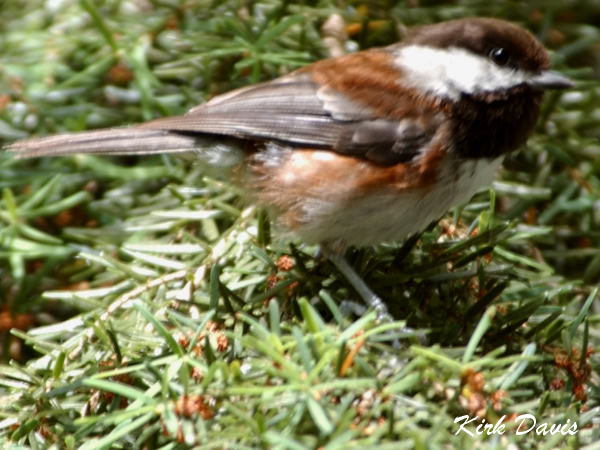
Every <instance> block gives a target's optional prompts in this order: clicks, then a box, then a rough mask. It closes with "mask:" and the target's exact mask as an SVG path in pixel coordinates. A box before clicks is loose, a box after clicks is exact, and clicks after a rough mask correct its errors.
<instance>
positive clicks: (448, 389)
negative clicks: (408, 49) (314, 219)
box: [0, 0, 600, 450]
mask: <svg viewBox="0 0 600 450" xmlns="http://www.w3.org/2000/svg"><path fill="white" fill-rule="evenodd" d="M470 15H478V16H492V17H499V18H505V19H509V20H513V21H516V22H518V23H521V24H523V25H524V26H527V27H528V28H530V29H531V30H532V31H533V32H534V33H536V35H537V36H538V37H539V38H540V39H541V40H542V41H543V42H544V43H545V44H546V45H547V46H548V48H549V49H551V51H552V58H553V62H554V67H555V68H556V69H557V70H560V71H562V72H564V73H565V74H567V75H569V76H571V77H572V78H573V79H575V80H577V87H576V88H575V89H573V90H571V91H569V92H565V93H562V92H561V93H556V94H553V95H548V96H547V97H546V101H545V103H544V107H543V111H542V117H541V119H540V122H539V124H538V129H537V133H536V135H535V136H534V137H532V138H531V139H530V141H529V143H528V145H527V148H525V149H523V150H522V151H520V152H518V153H516V154H514V155H510V156H509V157H508V158H507V160H506V161H505V163H504V164H503V166H502V168H501V169H500V170H499V171H498V173H497V176H496V179H495V180H494V181H493V184H492V185H491V189H487V188H486V189H485V190H483V191H481V192H480V193H478V194H477V195H476V196H475V197H474V198H473V199H472V200H471V202H470V203H469V204H468V205H466V206H465V207H463V208H457V209H456V210H454V211H450V212H449V213H448V214H447V215H446V217H444V218H443V219H442V220H441V221H440V222H439V223H436V224H432V225H431V226H430V227H429V229H427V230H426V231H425V232H424V233H423V234H422V235H421V236H417V237H413V238H409V239H407V240H406V241H405V242H403V243H386V244H382V245H379V246H377V247H376V248H369V249H360V250H356V249H351V250H349V251H348V253H347V258H348V259H349V261H350V262H351V263H352V265H353V266H354V268H355V269H356V270H357V271H358V272H359V273H360V274H361V276H362V277H363V278H364V279H365V280H366V282H367V283H368V285H369V286H370V287H372V288H373V289H374V290H375V291H376V292H377V294H379V295H380V296H381V297H382V298H383V299H384V300H385V301H386V302H387V303H388V305H389V307H390V310H391V312H392V314H393V315H394V317H396V318H397V319H398V320H397V322H394V323H392V324H378V323H377V322H376V321H375V315H374V313H371V312H367V313H366V314H364V315H362V316H359V315H357V314H356V311H355V310H356V309H357V305H359V304H360V302H359V300H358V297H357V295H356V293H355V292H354V291H353V289H352V288H351V287H350V286H349V285H348V283H347V281H346V280H345V279H344V277H343V276H342V275H341V274H339V273H338V272H337V271H336V270H335V268H334V266H333V265H332V264H330V263H329V262H328V261H326V260H322V259H319V258H318V257H315V254H316V251H317V248H316V247H311V246H307V245H305V244H304V243H302V242H301V241H297V240H294V239H293V238H290V237H289V236H284V235H282V234H281V233H280V232H279V230H277V229H272V228H271V224H270V222H269V220H268V218H267V217H266V216H265V214H264V212H262V211H260V210H259V209H257V208H255V207H253V206H252V205H248V204H245V203H244V202H242V201H241V195H240V194H241V193H240V192H239V190H237V189H236V188H234V187H233V186H231V185H230V184H229V183H228V182H227V180H223V179H221V178H219V173H218V172H210V171H208V172H207V171H206V170H205V168H202V167H198V166H196V165H194V164H189V163H188V162H186V161H181V160H178V159H177V158H171V157H167V156H164V157H161V156H156V157H144V158H141V157H140V158H108V157H104V158H101V157H95V156H89V155H88V156H74V157H69V158H55V159H50V158H48V159H42V160H36V161H23V160H15V159H13V158H12V156H11V155H7V154H4V153H2V154H0V186H1V188H2V198H1V199H0V245H1V247H0V298H1V302H2V303H1V304H2V310H1V311H0V338H1V343H2V347H1V358H2V361H1V362H2V364H1V365H0V441H2V442H5V443H6V444H7V445H10V446H13V447H14V448H69V449H71V448H94V449H104V448H106V449H108V448H147V449H151V448H164V449H174V448H198V449H212V448H215V449H221V448H227V449H250V448H268V449H294V450H296V449H312V448H322V449H327V450H332V449H348V448H356V447H359V446H360V447H361V448H373V449H388V448H389V449H392V448H393V449H398V448H484V447H485V448H520V449H526V448H555V447H561V448H582V447H583V446H588V447H587V448H590V449H591V448H598V446H599V444H598V442H599V440H600V429H599V427H600V423H599V415H600V413H599V405H598V402H599V400H600V388H599V386H598V381H599V380H598V373H597V372H598V370H597V369H598V355H596V354H594V349H595V348H597V347H598V343H599V341H600V326H599V321H600V302H599V300H598V283H599V282H600V250H599V249H600V179H599V174H600V144H599V143H598V138H599V137H600V101H599V97H600V85H599V83H598V77H599V75H600V57H599V55H600V53H599V48H600V47H599V46H600V30H599V28H598V26H599V24H600V6H599V5H598V3H597V2H596V1H594V0H582V1H579V2H576V3H574V2H571V1H561V0H557V1H542V0H540V1H529V2H522V1H506V2H504V1H503V2H474V1H467V0H455V1H443V2H442V1H433V0H432V1H419V0H407V1H400V2H387V1H377V2H376V1H372V2H369V1H366V2H345V1H337V2H334V1H320V2H317V1H304V2H282V1H275V0H264V1H261V2H253V1H241V0H231V1H208V0H206V1H203V0H190V1H177V0H163V1H158V0H147V1H144V0H136V1H134V0H106V1H100V0H98V1H96V0H80V1H75V0H62V1H50V0H30V1H14V2H4V3H0V139H1V140H2V142H10V141H12V140H14V139H21V138H25V137H27V136H30V135H34V134H35V135H47V134H52V133H59V132H66V131H79V130H85V129H89V128H96V127H109V126H123V125H127V124H131V123H137V122H140V121H143V120H149V119H151V118H154V117H158V116H166V115H175V114H182V113H184V112H185V111H186V110H187V109H189V108H190V107H192V106H194V105H196V104H199V103H201V102H203V101H206V100H207V99H210V98H211V97H212V96H214V95H217V94H220V93H223V92H226V91H228V90H231V89H233V88H236V87H240V86H244V85H247V84H250V83H254V82H258V81H262V80H268V79H272V78H275V77H277V76H280V75H282V74H285V73H287V72H289V71H291V70H293V69H295V68H298V67H301V66H303V65H305V64H308V63H310V62H312V61H315V60H317V59H320V58H324V57H327V56H328V55H329V54H330V53H331V52H336V51H355V50H358V49H363V48H369V47H372V46H376V45H386V44H389V43H393V42H396V41H398V40H399V39H400V38H401V37H402V35H403V33H404V30H405V27H406V26H410V25H415V24H421V23H431V22H437V21H441V20H448V19H452V18H458V17H465V16H470ZM348 306H350V307H348ZM394 338H400V339H401V342H402V344H403V346H402V348H401V349H400V350H395V349H393V348H392V345H391V341H392V340H393V339H394ZM521 414H531V415H533V416H534V417H535V418H536V421H537V425H538V426H540V425H541V424H543V423H547V424H548V427H547V428H548V429H550V428H551V426H552V425H555V426H556V424H568V425H567V427H566V428H564V429H563V430H564V431H566V429H567V428H568V427H571V426H572V424H573V423H574V422H576V423H577V429H578V430H579V431H578V433H576V434H569V433H561V432H558V433H555V434H552V433H548V434H546V435H544V434H543V433H536V432H535V430H534V431H532V432H530V433H523V434H518V433H517V431H518V430H517V425H518V423H515V418H516V417H517V416H518V415H521ZM461 416H468V417H469V418H473V417H475V416H478V417H479V418H480V419H479V420H478V421H475V422H471V423H470V424H469V425H465V428H466V429H467V430H469V431H470V432H471V433H473V434H474V436H471V435H470V434H469V433H467V432H466V431H460V430H459V425H460V424H459V423H455V419H456V418H457V417H461ZM503 416H505V417H504V419H503V424H504V425H505V426H506V431H505V432H504V434H498V433H496V434H492V435H488V434H487V432H486V433H485V434H483V435H478V434H476V428H477V426H478V425H484V424H485V423H491V424H497V423H498V422H499V420H500V418H502V417H503ZM483 420H485V423H484V422H482V421H483ZM528 424H529V425H528V426H530V425H531V421H530V422H528ZM480 429H483V426H482V427H481V428H480ZM584 448H585V447H584Z"/></svg>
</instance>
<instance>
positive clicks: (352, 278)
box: [321, 242, 392, 322]
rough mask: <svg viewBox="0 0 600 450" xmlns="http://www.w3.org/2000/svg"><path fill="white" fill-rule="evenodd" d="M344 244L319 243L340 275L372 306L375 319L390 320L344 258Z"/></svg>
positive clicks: (383, 306)
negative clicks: (375, 315) (375, 314)
mask: <svg viewBox="0 0 600 450" xmlns="http://www.w3.org/2000/svg"><path fill="white" fill-rule="evenodd" d="M345 249H346V246H345V245H344V244H342V243H330V242H328V243H323V244H321V250H322V251H323V254H324V255H325V256H326V257H327V259H329V261H331V262H332V263H333V264H334V265H335V266H336V267H337V268H338V270H339V271H340V272H342V275H344V277H346V279H347V280H348V281H349V282H350V284H351V285H352V287H353V288H354V289H356V292H358V295H360V296H361V298H362V299H363V300H364V301H365V303H366V304H367V306H368V307H369V308H373V309H374V310H375V312H376V313H377V320H378V321H380V322H391V321H392V317H391V316H390V313H389V311H388V309H387V306H385V303H383V300H381V299H380V298H379V297H378V296H377V295H375V293H374V292H373V291H372V290H371V289H370V288H369V286H367V284H366V283H365V282H364V281H363V279H362V278H361V277H360V276H359V275H358V274H357V273H356V271H355V270H354V269H353V268H352V266H351V265H350V264H349V263H348V261H346V258H344V250H345Z"/></svg>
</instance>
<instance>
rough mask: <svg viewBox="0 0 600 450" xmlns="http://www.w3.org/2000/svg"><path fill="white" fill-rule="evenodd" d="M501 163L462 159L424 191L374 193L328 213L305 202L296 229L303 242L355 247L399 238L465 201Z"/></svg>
mask: <svg viewBox="0 0 600 450" xmlns="http://www.w3.org/2000/svg"><path fill="white" fill-rule="evenodd" d="M501 161H502V158H498V159H495V160H487V161H483V160H480V161H474V160H469V161H464V162H462V163H460V164H458V165H456V166H455V167H454V170H452V171H450V170H448V172H447V173H442V174H441V175H440V179H439V182H438V183H435V184H432V185H431V186H430V187H429V188H427V189H418V190H414V191H411V190H406V191H404V192H393V191H392V192H381V193H373V194H371V195H369V196H367V197H365V198H362V199H360V200H358V201H355V202H350V203H347V204H346V205H345V207H344V208H341V209H335V208H331V210H330V211H329V212H328V213H325V212H324V211H323V205H322V204H315V205H312V204H311V202H310V201H309V202H307V204H306V206H305V209H306V211H307V212H308V217H311V216H312V220H311V219H309V220H308V221H307V223H306V227H305V228H302V229H299V230H297V233H298V234H300V235H301V236H302V237H303V238H304V239H306V240H308V241H315V242H327V241H330V240H336V239H341V240H342V241H343V242H344V243H346V244H348V245H356V246H359V247H360V246H366V245H374V244H378V243H380V242H384V241H395V240H401V239H404V238H405V237H407V236H408V235H410V234H413V233H417V232H420V231H422V230H424V229H425V228H426V227H427V226H428V225H429V224H430V223H431V222H433V221H437V220H439V219H440V218H441V217H442V216H443V215H444V214H445V213H446V212H447V211H448V210H449V209H450V208H452V207H453V206H456V205H461V204H464V203H467V202H468V201H469V200H470V199H471V197H473V195H475V193H476V192H477V191H478V190H479V189H480V188H481V187H483V186H485V185H487V184H489V183H490V182H491V180H492V176H493V174H494V171H495V170H496V168H497V167H498V166H499V165H500V163H501ZM448 169H450V168H448ZM311 211H314V214H311ZM313 224H314V225H313ZM317 224H318V225H317ZM315 225H316V226H315Z"/></svg>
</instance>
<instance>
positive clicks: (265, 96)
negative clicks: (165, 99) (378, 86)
mask: <svg viewBox="0 0 600 450" xmlns="http://www.w3.org/2000/svg"><path fill="white" fill-rule="evenodd" d="M385 94H386V93H385V92H381V93H380V95H385ZM402 100H403V101H408V98H404V99H402ZM434 119H435V120H434ZM435 121H437V122H436V123H434V122H435ZM439 122H440V117H439V116H437V117H435V118H433V119H430V120H425V119H424V117H418V116H414V115H413V116H412V117H409V116H405V117H403V118H398V117H390V116H383V117H381V116H380V115H379V114H378V113H377V112H376V111H373V110H372V109H371V108H370V107H369V106H366V105H365V104H364V103H362V102H360V101H357V100H353V99H349V98H348V97H346V96H345V95H343V94H341V93H340V92H339V91H337V90H336V89H334V88H331V87H329V86H323V85H319V84H318V83H316V82H315V81H313V79H312V77H311V75H310V74H309V73H300V74H295V75H290V76H287V77H284V78H280V79H278V80H275V81H271V82H267V83H262V84H257V85H252V86H249V87H247V88H243V89H239V90H237V91H234V92H232V93H229V94H225V95H223V96H219V97H216V98H215V99H213V100H212V101H210V102H208V103H205V104H203V105H200V106H198V107H196V108H194V109H192V110H191V111H190V112H189V113H187V114H186V115H184V116H178V117H166V118H163V119H158V120H154V121H151V122H147V123H144V124H140V125H138V126H137V127H136V128H143V129H161V130H171V131H178V132H181V133H202V134H215V135H223V136H231V137H236V138H242V139H254V140H263V141H268V140H274V141H278V142H280V143H283V144H286V145H290V146H291V147H298V148H318V149H326V150H333V151H335V152H338V153H341V154H345V155H350V156H355V157H359V158H364V159H368V160H371V161H374V162H377V163H380V164H385V165H390V164H395V163H398V162H406V161H410V160H411V159H412V158H414V157H415V156H416V155H417V154H418V153H419V152H420V151H421V150H422V149H423V148H425V147H426V144H427V143H428V141H429V140H430V139H431V138H432V136H433V134H434V132H435V129H436V128H437V126H438V125H439Z"/></svg>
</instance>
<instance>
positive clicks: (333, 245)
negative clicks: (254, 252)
mask: <svg viewBox="0 0 600 450" xmlns="http://www.w3.org/2000/svg"><path fill="white" fill-rule="evenodd" d="M572 86H573V83H572V82H571V81H570V80H569V79H568V78H566V77H564V76H562V75H560V74H558V73H556V72H552V71H550V59H549V57H548V53H547V51H546V50H545V49H544V47H543V46H542V44H541V43H540V42H539V41H538V40H537V39H536V38H535V37H534V36H533V35H532V34H531V33H530V32H529V31H527V30H525V29H523V28H521V27H520V26H518V25H515V24H513V23H509V22H506V21H503V20H498V19H490V18H466V19H460V20H452V21H448V22H443V23H439V24H436V25H426V26H420V27H415V28H413V29H412V30H411V32H410V34H409V36H408V37H407V38H406V39H405V40H404V41H403V42H400V43H398V44H395V45H391V46H389V47H385V48H377V49H371V50H366V51H362V52H358V53H354V54H350V55H345V56H341V57H337V58H331V59H326V60H323V61H319V62H316V63H314V64H311V65H309V66H306V67H304V68H301V69H299V70H296V71H295V72H292V73H291V74H289V75H286V76H284V77H281V78H278V79H276V80H273V81H269V82H266V83H261V84H256V85H252V86H249V87H246V88H242V89H238V90H235V91H233V92H230V93H228V94H225V95H220V96H218V97H216V98H213V99H212V100H211V101H209V102H207V103H205V104H202V105H200V106H197V107H195V108H193V109H191V110H190V111H189V112H188V113H187V114H185V115H183V116H178V117H167V118H162V119H157V120H152V121H150V122H146V123H143V124H140V125H136V126H132V127H130V128H119V129H104V130H96V131H87V132H83V133H75V134H65V135H58V136H50V137H44V138H36V139H29V140H25V141H21V142H17V143H15V144H12V145H10V146H9V147H8V150H9V151H11V152H15V153H17V157H20V158H31V157H40V156H58V155H68V154H74V153H97V154H152V153H180V154H188V155H190V154H191V155H193V156H194V157H195V158H199V159H201V160H203V161H205V162H207V163H209V164H212V165H217V166H222V167H223V170H225V169H229V170H230V173H231V176H232V178H233V179H234V180H236V181H237V182H238V183H240V184H241V185H242V186H243V187H244V190H245V191H247V192H250V193H251V196H252V199H253V200H254V201H255V202H256V203H258V204H259V205H261V206H262V207H264V208H266V209H267V210H268V211H269V212H270V213H271V214H272V216H273V218H275V219H276V221H277V222H278V223H279V224H281V225H282V226H284V227H285V228H287V229H288V230H290V231H291V232H293V233H294V234H296V235H299V236H300V237H301V238H302V239H303V240H304V241H306V242H311V243H319V244H320V245H321V247H322V249H323V250H324V252H325V254H326V255H327V256H328V257H329V258H330V259H331V260H332V261H333V262H334V263H335V264H336V265H337V266H338V268H339V269H340V270H341V272H342V273H343V274H344V275H345V276H346V277H347V278H348V279H349V281H350V282H351V283H352V284H353V285H354V287H355V288H356V289H357V291H358V292H359V294H360V295H361V296H362V297H363V298H364V299H365V301H366V302H367V303H368V304H369V305H370V306H373V307H375V309H377V310H378V312H379V316H380V317H383V316H385V314H386V312H385V307H384V305H383V304H382V303H381V301H380V299H379V298H378V297H376V296H375V295H374V294H373V293H372V292H371V291H370V290H369V288H368V287H367V286H366V284H365V283H364V282H363V281H362V280H361V279H360V278H359V277H358V276H357V275H356V274H355V273H354V271H353V270H352V268H351V267H350V265H349V264H348V263H347V262H346V261H345V260H344V258H343V256H342V255H343V253H344V250H345V249H346V247H347V246H348V245H356V246H365V245H371V244H376V243H379V242H381V241H388V240H397V239H402V238H404V237H406V236H407V235H409V234H411V233H416V232H420V231H422V230H423V229H424V228H425V227H426V226H427V225H428V224H429V223H430V222H432V221H434V220H438V219H439V218H440V217H441V216H442V215H443V214H444V213H445V212H446V211H447V210H448V209H449V208H450V207H452V206H453V205H456V204H460V203H465V202H467V201H468V200H469V199H470V198H471V197H472V196H473V195H474V194H475V192H476V191H477V190H478V189H479V188H481V187H482V186H484V185H485V184H487V183H489V181H490V179H491V178H492V175H493V173H494V171H495V170H496V168H497V167H498V166H499V165H500V163H501V162H502V159H503V158H504V156H505V155H506V154H507V153H509V152H511V151H513V150H517V149H518V148H519V147H521V146H522V145H523V144H524V143H525V142H526V140H527V138H528V136H529V135H530V134H531V132H532V131H533V129H534V126H535V124H536V121H537V118H538V114H539V110H540V103H541V101H542V97H543V94H544V91H545V90H547V89H565V88H569V87H572Z"/></svg>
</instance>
